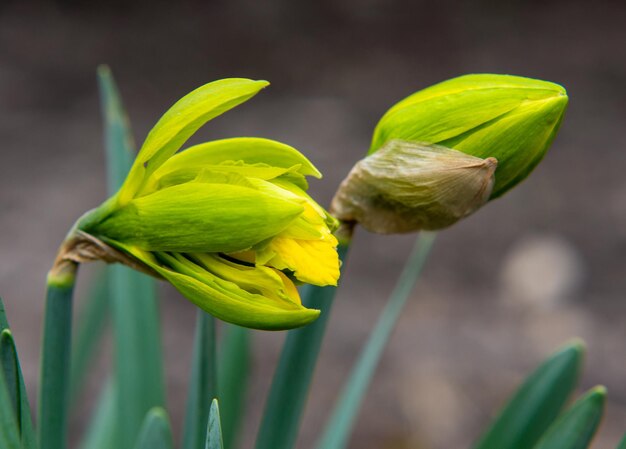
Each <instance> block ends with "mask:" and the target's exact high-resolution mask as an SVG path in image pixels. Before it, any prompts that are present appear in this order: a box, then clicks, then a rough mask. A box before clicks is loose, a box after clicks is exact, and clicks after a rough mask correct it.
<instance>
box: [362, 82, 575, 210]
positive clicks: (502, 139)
mask: <svg viewBox="0 0 626 449" xmlns="http://www.w3.org/2000/svg"><path fill="white" fill-rule="evenodd" d="M567 101H568V99H567V93H566V91H565V89H564V88H563V87H562V86H559V85H558V84H554V83H550V82H547V81H540V80H535V79H530V78H523V77H518V76H509V75H491V74H477V75H466V76H461V77H458V78H453V79H451V80H448V81H444V82H442V83H439V84H436V85H434V86H431V87H429V88H427V89H424V90H421V91H419V92H417V93H415V94H413V95H411V96H409V97H408V98H406V99H404V100H402V101H400V102H399V103H398V104H396V105H395V106H393V107H392V108H391V109H390V110H389V111H388V112H387V113H386V114H385V115H384V116H383V118H382V119H381V120H380V122H379V123H378V125H377V127H376V130H375V132H374V137H373V139H372V144H371V147H370V154H371V153H374V152H376V151H378V149H380V148H381V147H383V146H384V145H385V144H386V143H387V142H389V141H391V140H394V139H400V140H404V141H410V142H422V143H430V144H440V145H443V146H446V147H449V148H453V149H456V150H459V151H463V152H464V153H467V154H469V155H472V156H477V157H480V158H487V157H494V158H496V159H497V160H498V162H499V168H498V170H497V172H496V183H495V186H494V189H493V192H492V195H491V198H495V197H498V196H500V195H502V194H503V193H504V192H506V191H507V190H508V189H510V188H511V187H513V186H514V185H515V184H517V183H518V182H519V181H521V180H522V179H524V178H525V177H526V176H527V175H528V174H529V173H530V172H531V171H532V169H533V168H534V167H535V166H536V165H537V164H538V163H539V161H541V159H542V158H543V156H544V154H545V153H546V151H547V149H548V147H549V146H550V143H551V142H552V139H553V138H554V136H555V135H556V132H557V131H558V128H559V125H560V123H561V120H562V117H563V114H564V112H565V109H566V106H567Z"/></svg>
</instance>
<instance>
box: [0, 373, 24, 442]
mask: <svg viewBox="0 0 626 449" xmlns="http://www.w3.org/2000/svg"><path fill="white" fill-rule="evenodd" d="M0 447H1V448H2V449H21V445H20V437H19V430H18V426H17V421H16V419H15V411H14V409H13V400H12V399H11V395H10V393H9V388H8V387H7V382H6V380H5V377H4V370H0Z"/></svg>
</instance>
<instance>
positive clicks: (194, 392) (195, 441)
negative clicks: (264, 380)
mask: <svg viewBox="0 0 626 449" xmlns="http://www.w3.org/2000/svg"><path fill="white" fill-rule="evenodd" d="M197 313H198V318H197V321H196V335H195V338H194V344H193V360H192V366H191V379H190V382H189V394H188V397H187V410H186V413H185V428H184V433H183V446H182V447H183V449H202V448H203V447H204V445H205V443H206V431H207V422H208V420H209V409H210V407H211V402H212V401H213V399H215V397H216V394H217V387H216V383H217V382H216V380H217V379H216V366H215V365H216V363H215V358H216V350H215V318H213V317H212V316H211V315H209V314H208V313H206V312H204V311H203V310H200V309H198V312H197Z"/></svg>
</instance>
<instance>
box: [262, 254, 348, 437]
mask: <svg viewBox="0 0 626 449" xmlns="http://www.w3.org/2000/svg"><path fill="white" fill-rule="evenodd" d="M348 248H349V243H342V244H340V245H339V248H338V252H339V257H340V258H341V259H342V260H345V257H346V254H347V252H348ZM336 292H337V288H336V287H314V286H307V289H306V291H305V293H304V294H303V300H302V302H303V304H304V305H305V306H306V307H307V308H311V309H319V310H320V311H321V313H320V317H319V318H318V319H317V320H315V321H314V322H313V323H311V324H309V325H308V326H306V327H303V328H300V329H295V330H291V331H289V332H288V333H287V339H286V341H285V345H284V346H283V350H282V353H281V356H280V361H279V363H278V367H277V369H276V372H275V373H274V379H273V381H272V387H271V390H270V394H269V397H268V399H267V404H266V405H265V413H264V414H263V421H262V423H261V428H260V430H259V435H258V437H257V442H256V449H290V448H292V447H293V446H294V443H295V441H296V438H297V436H298V428H299V425H300V419H301V417H302V411H303V410H304V405H305V403H306V398H307V396H308V392H309V387H310V385H311V380H312V378H313V371H314V369H315V364H316V362H317V357H318V354H319V350H320V346H321V344H322V339H323V337H324V331H325V330H326V324H327V322H328V317H329V316H330V310H331V307H332V304H333V298H334V297H335V293H336Z"/></svg>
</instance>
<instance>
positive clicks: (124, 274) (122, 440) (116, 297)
mask: <svg viewBox="0 0 626 449" xmlns="http://www.w3.org/2000/svg"><path fill="white" fill-rule="evenodd" d="M98 80H99V84H100V94H101V101H102V110H103V115H104V129H105V146H106V156H107V169H108V191H109V193H110V194H113V193H114V192H115V191H116V190H117V189H118V188H119V187H120V185H121V183H122V182H123V181H124V179H125V177H126V173H128V171H129V169H130V166H131V164H132V160H133V154H134V149H133V143H132V142H133V141H132V137H131V133H130V127H129V125H128V119H127V117H126V113H125V111H124V109H123V106H122V102H121V99H120V96H119V93H118V91H117V87H116V86H115V82H114V81H113V77H112V75H111V72H110V70H109V69H108V68H107V67H101V68H100V69H99V70H98ZM108 279H109V288H110V292H111V297H112V312H113V328H114V329H113V330H114V340H115V387H116V388H115V391H116V393H117V395H118V398H117V400H116V401H115V405H116V413H115V416H116V418H117V423H116V429H117V432H118V436H119V441H118V444H119V447H131V446H132V444H133V443H134V442H135V441H136V439H137V435H138V433H139V430H140V428H141V424H142V421H143V420H144V417H145V416H146V413H147V412H148V411H149V410H150V409H152V408H153V407H155V406H162V405H163V404H164V402H165V393H164V382H163V363H162V354H161V336H160V330H159V312H158V304H157V300H156V286H155V283H154V281H153V280H152V279H150V278H148V277H147V276H145V275H142V274H140V273H136V272H133V271H131V270H130V269H128V268H126V267H123V266H111V267H109V273H108Z"/></svg>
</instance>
